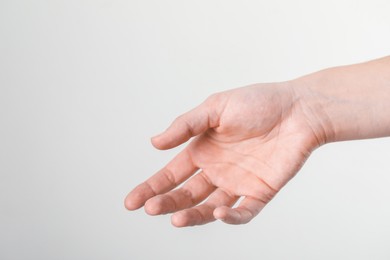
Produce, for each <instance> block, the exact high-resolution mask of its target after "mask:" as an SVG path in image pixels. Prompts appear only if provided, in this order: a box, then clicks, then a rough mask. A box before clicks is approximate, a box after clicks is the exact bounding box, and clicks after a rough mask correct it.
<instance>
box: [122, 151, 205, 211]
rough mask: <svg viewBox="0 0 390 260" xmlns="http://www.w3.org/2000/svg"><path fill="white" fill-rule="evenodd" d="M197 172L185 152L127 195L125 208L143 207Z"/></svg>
mask: <svg viewBox="0 0 390 260" xmlns="http://www.w3.org/2000/svg"><path fill="white" fill-rule="evenodd" d="M197 170H198V168H197V167H196V166H195V165H194V164H193V163H192V160H191V157H190V155H189V153H188V151H187V150H186V149H185V150H183V151H182V152H180V153H179V154H178V155H177V156H176V157H175V158H174V159H173V160H172V161H170V162H169V163H168V164H167V165H166V166H165V167H164V168H162V169H161V170H160V171H158V172H157V173H156V174H155V175H153V176H152V177H150V178H149V179H148V180H146V181H145V182H143V183H141V184H140V185H138V186H137V187H135V188H134V189H133V190H132V191H131V192H130V193H129V194H128V195H127V197H126V199H125V207H126V208H127V209H128V210H135V209H138V208H140V207H142V206H143V205H144V204H145V202H146V201H147V200H148V199H150V198H151V197H154V196H156V195H158V194H162V193H165V192H167V191H170V190H172V189H173V188H175V187H176V186H178V185H179V184H181V183H182V182H184V181H185V180H186V179H188V178H189V177H190V176H191V175H192V174H194V173H195V172H196V171H197Z"/></svg>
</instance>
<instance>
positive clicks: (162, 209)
mask: <svg viewBox="0 0 390 260" xmlns="http://www.w3.org/2000/svg"><path fill="white" fill-rule="evenodd" d="M215 189H216V187H215V186H214V185H212V184H211V183H210V181H209V180H208V178H207V177H206V175H205V174H204V173H203V172H200V173H198V174H196V175H195V176H194V177H192V178H191V179H190V180H189V181H188V182H186V183H185V184H184V185H183V187H181V188H179V189H177V190H174V191H170V192H168V193H165V194H162V195H158V196H155V197H152V198H151V199H149V200H148V201H147V202H146V204H145V211H146V213H148V214H150V215H159V214H167V213H171V212H175V211H178V210H182V209H186V208H190V207H193V206H195V205H197V204H199V203H200V202H202V201H203V200H204V199H205V198H207V197H208V196H209V195H210V194H211V193H212V192H213V191H214V190H215Z"/></svg>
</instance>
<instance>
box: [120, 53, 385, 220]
mask: <svg viewBox="0 0 390 260" xmlns="http://www.w3.org/2000/svg"><path fill="white" fill-rule="evenodd" d="M389 135H390V57H387V58H383V59H379V60H375V61H371V62H367V63H362V64H357V65H351V66H344V67H338V68H332V69H327V70H324V71H320V72H317V73H313V74H311V75H308V76H305V77H302V78H299V79H296V80H292V81H289V82H283V83H272V84H255V85H252V86H247V87H243V88H238V89H234V90H230V91H226V92H222V93H217V94H214V95H212V96H211V97H209V98H208V99H207V100H206V101H205V102H203V103H202V104H200V105H199V106H198V107H196V108H194V109H193V110H191V111H189V112H187V113H185V114H183V115H182V116H180V117H178V118H177V119H176V120H175V121H174V122H173V123H172V124H171V126H170V127H169V128H168V129H167V130H166V131H164V132H163V133H162V134H160V135H158V136H156V137H154V138H152V143H153V145H154V146H155V147H156V148H158V149H169V148H172V147H175V146H177V145H179V144H181V143H184V142H186V141H188V140H189V139H190V138H191V137H195V138H193V139H192V140H191V142H190V143H189V144H188V145H187V147H186V148H184V149H183V151H181V152H180V153H179V154H178V155H177V156H176V157H175V158H174V159H173V160H172V161H171V162H169V163H168V164H167V165H166V166H165V167H164V168H162V169H161V170H160V171H159V172H157V173H156V174H155V175H153V176H152V177H150V178H149V179H147V180H146V181H145V182H143V183H141V184H140V185H138V186H137V187H135V188H134V189H133V190H132V191H131V192H130V193H129V195H128V196H127V197H126V200H125V206H126V208H127V209H129V210H135V209H138V208H140V207H142V206H144V207H145V211H146V212H147V213H148V214H150V215H159V214H167V213H174V214H173V215H172V223H173V225H175V226H179V227H182V226H190V225H200V224H205V223H208V222H211V221H214V220H216V219H220V220H222V221H224V222H226V223H229V224H243V223H247V222H249V221H250V220H251V219H253V218H254V217H255V216H256V215H257V214H258V213H259V212H260V211H261V209H262V208H264V206H265V205H266V204H267V203H268V202H269V201H270V200H271V199H272V198H273V197H274V196H275V195H276V194H277V193H278V191H279V190H280V189H281V188H282V187H283V186H284V185H285V184H286V183H287V182H288V181H289V180H290V179H291V178H292V177H293V176H294V175H295V174H296V173H297V172H298V171H299V169H300V168H301V166H302V165H303V163H304V162H305V160H306V159H307V158H308V157H309V155H310V154H311V152H312V151H313V150H314V149H316V148H317V147H319V146H321V145H323V144H325V143H328V142H334V141H342V140H350V139H361V138H372V137H382V136H389ZM182 183H184V184H183V185H182V186H180V185H181V184H182ZM178 186H180V187H179V188H177V187H178ZM240 197H243V200H241V202H240V204H239V205H238V206H237V207H233V205H234V204H235V203H236V202H237V200H238V199H239V198H240ZM202 201H204V202H202ZM201 202H202V203H201Z"/></svg>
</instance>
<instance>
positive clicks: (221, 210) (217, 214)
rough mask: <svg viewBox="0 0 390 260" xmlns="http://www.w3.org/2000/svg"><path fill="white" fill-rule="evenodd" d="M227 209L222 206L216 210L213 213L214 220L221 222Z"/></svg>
mask: <svg viewBox="0 0 390 260" xmlns="http://www.w3.org/2000/svg"><path fill="white" fill-rule="evenodd" d="M227 209H228V207H227V206H222V207H218V208H216V209H215V210H214V212H213V215H214V218H216V219H219V220H222V221H223V220H224V219H226V217H227Z"/></svg>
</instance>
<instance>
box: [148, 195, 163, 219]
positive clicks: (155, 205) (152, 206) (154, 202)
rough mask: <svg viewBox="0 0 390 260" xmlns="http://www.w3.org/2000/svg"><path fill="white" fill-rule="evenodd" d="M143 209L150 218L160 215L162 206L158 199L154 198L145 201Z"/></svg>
mask: <svg viewBox="0 0 390 260" xmlns="http://www.w3.org/2000/svg"><path fill="white" fill-rule="evenodd" d="M144 209H145V212H146V213H147V214H148V215H151V216H155V215H159V214H161V212H162V206H161V203H160V200H159V197H154V198H152V199H149V200H148V201H146V203H145V207H144Z"/></svg>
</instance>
